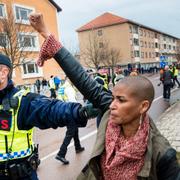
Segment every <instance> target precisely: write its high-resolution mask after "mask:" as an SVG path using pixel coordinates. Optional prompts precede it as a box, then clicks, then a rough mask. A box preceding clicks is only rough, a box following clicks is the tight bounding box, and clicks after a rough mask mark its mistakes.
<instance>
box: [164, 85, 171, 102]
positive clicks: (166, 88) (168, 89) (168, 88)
mask: <svg viewBox="0 0 180 180" xmlns="http://www.w3.org/2000/svg"><path fill="white" fill-rule="evenodd" d="M170 96H171V85H170V84H164V85H163V98H165V99H170Z"/></svg>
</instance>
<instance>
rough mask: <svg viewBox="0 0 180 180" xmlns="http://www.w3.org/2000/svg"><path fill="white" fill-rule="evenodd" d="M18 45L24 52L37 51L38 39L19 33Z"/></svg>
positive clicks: (34, 36) (33, 35)
mask: <svg viewBox="0 0 180 180" xmlns="http://www.w3.org/2000/svg"><path fill="white" fill-rule="evenodd" d="M18 37H19V45H20V47H21V48H22V49H23V50H24V51H28V50H32V51H38V50H39V45H38V39H37V36H36V35H35V34H32V33H29V34H28V33H20V34H19V36H18Z"/></svg>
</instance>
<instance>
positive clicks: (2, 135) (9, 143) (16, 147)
mask: <svg viewBox="0 0 180 180" xmlns="http://www.w3.org/2000/svg"><path fill="white" fill-rule="evenodd" d="M28 93H29V90H20V91H19V92H17V93H16V94H15V95H14V96H13V97H18V99H19V101H18V107H17V109H16V110H14V109H12V108H11V109H10V110H9V111H8V112H6V111H4V110H3V106H2V105H0V126H1V128H0V162H2V161H6V160H13V159H18V158H23V157H26V156H29V155H30V154H32V151H33V148H32V145H33V140H32V138H33V129H30V130H19V129H18V125H17V115H18V111H19V107H20V104H21V100H22V97H23V96H26V95H27V94H28Z"/></svg>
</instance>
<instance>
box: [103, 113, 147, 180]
mask: <svg viewBox="0 0 180 180" xmlns="http://www.w3.org/2000/svg"><path fill="white" fill-rule="evenodd" d="M148 135H149V117H148V115H146V116H145V118H144V120H143V121H142V124H141V125H140V127H139V129H138V131H137V132H136V134H135V135H134V136H133V137H130V138H129V139H126V138H124V136H123V135H122V133H121V129H120V126H119V125H117V124H115V123H113V122H111V121H109V122H108V126H107V130H106V142H105V151H104V153H103V154H102V157H101V162H100V163H101V169H102V173H103V179H105V180H136V179H137V174H138V173H139V171H140V170H141V169H142V167H143V165H144V157H145V152H146V148H147V142H148Z"/></svg>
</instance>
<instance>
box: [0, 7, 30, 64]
mask: <svg viewBox="0 0 180 180" xmlns="http://www.w3.org/2000/svg"><path fill="white" fill-rule="evenodd" d="M29 29H30V26H29V25H25V24H22V23H21V22H20V23H19V22H18V23H17V22H16V19H15V17H14V14H13V12H12V10H9V9H8V17H7V18H6V17H4V18H1V19H0V39H1V40H0V46H1V47H0V51H1V52H2V53H4V54H5V55H7V56H8V57H10V59H11V61H12V64H13V68H16V67H17V66H19V65H22V64H24V63H28V62H27V61H25V59H26V58H27V57H29V56H30V54H31V49H29V48H28V51H27V47H28V46H29V41H28V40H29V39H28V38H27V39H22V38H21V37H20V34H19V33H22V32H23V33H25V32H28V34H29V35H30V34H31V33H32V30H31V31H29Z"/></svg>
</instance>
